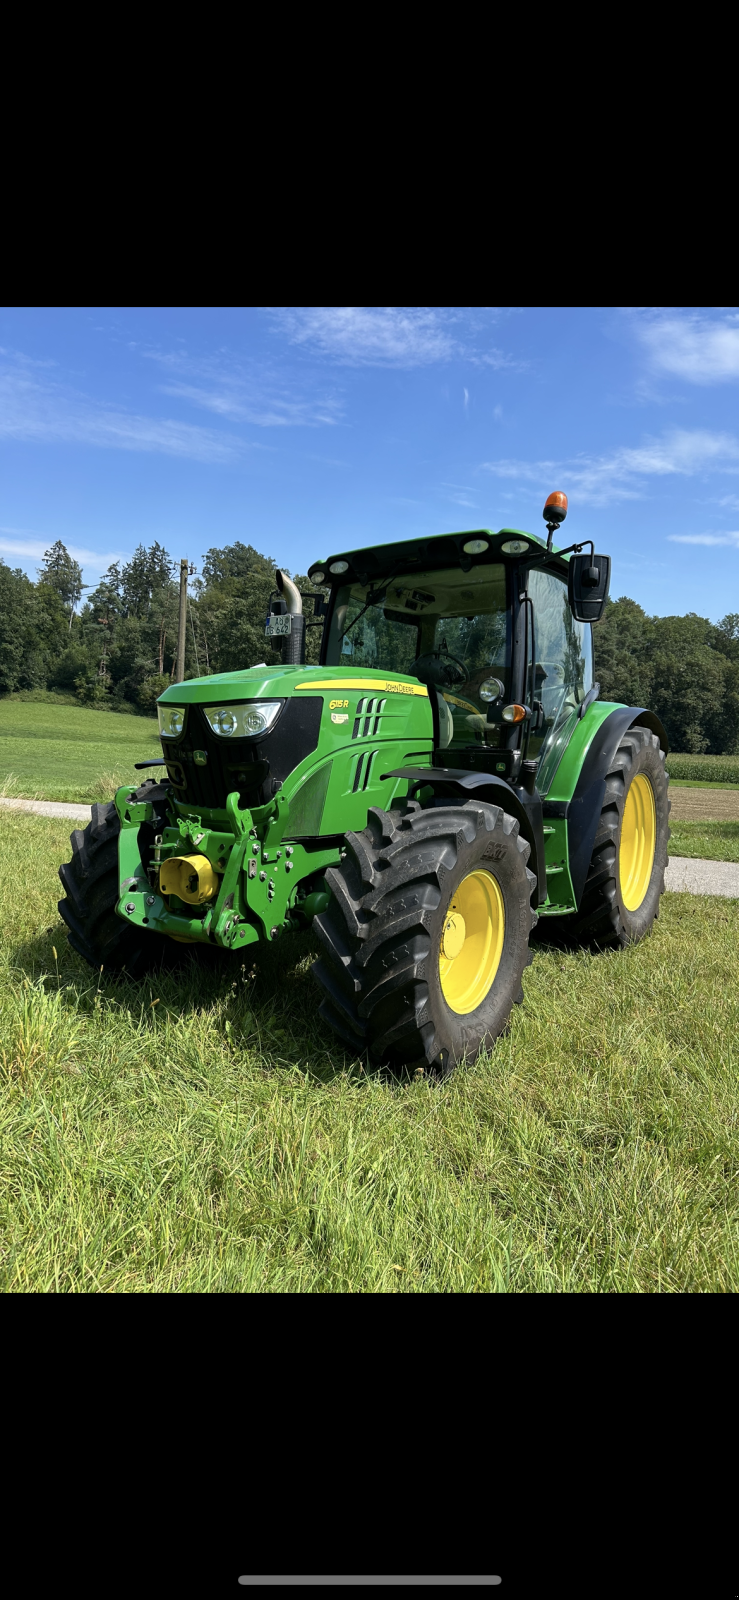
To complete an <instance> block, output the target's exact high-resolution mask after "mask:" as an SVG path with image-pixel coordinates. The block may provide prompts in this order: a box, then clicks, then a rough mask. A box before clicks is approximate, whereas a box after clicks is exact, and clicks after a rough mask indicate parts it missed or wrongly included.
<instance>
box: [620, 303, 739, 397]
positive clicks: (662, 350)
mask: <svg viewBox="0 0 739 1600" xmlns="http://www.w3.org/2000/svg"><path fill="white" fill-rule="evenodd" d="M634 326H635V329H636V333H637V337H638V339H639V341H640V343H641V345H642V346H643V349H644V351H645V353H646V356H647V361H648V365H649V366H650V368H651V370H652V371H653V372H655V373H661V374H664V375H667V376H670V377H675V378H683V379H684V380H685V381H686V382H687V383H699V384H710V383H726V382H729V381H731V380H732V379H736V378H739V314H737V312H736V311H723V312H720V311H673V310H668V311H659V310H655V311H653V312H648V313H643V314H641V315H638V316H637V317H636V318H635V322H634Z"/></svg>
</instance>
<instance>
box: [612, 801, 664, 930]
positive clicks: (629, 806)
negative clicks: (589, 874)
mask: <svg viewBox="0 0 739 1600" xmlns="http://www.w3.org/2000/svg"><path fill="white" fill-rule="evenodd" d="M656 847H657V812H656V809H655V804H654V790H653V788H652V785H651V783H650V782H649V779H648V778H645V776H644V774H643V772H639V773H637V775H636V777H635V778H632V780H631V783H630V784H629V787H628V789H627V791H626V800H625V801H624V816H623V822H622V823H621V848H620V850H619V856H618V871H619V877H620V879H621V899H622V900H623V903H624V905H625V907H626V910H627V911H637V910H638V908H639V906H640V905H641V903H642V900H643V899H644V896H645V894H646V892H647V889H648V888H649V880H650V878H651V876H652V867H653V866H654V852H655V849H656Z"/></svg>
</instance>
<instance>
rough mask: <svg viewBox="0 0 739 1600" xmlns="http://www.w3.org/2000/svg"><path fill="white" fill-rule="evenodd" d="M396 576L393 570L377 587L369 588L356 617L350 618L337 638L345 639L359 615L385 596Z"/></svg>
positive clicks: (361, 615) (362, 614)
mask: <svg viewBox="0 0 739 1600" xmlns="http://www.w3.org/2000/svg"><path fill="white" fill-rule="evenodd" d="M397 576H398V574H397V572H393V573H391V575H390V577H389V578H386V579H385V580H384V582H383V583H381V585H380V587H379V589H370V592H369V594H368V596H367V600H366V602H365V604H364V605H363V606H362V609H361V611H358V612H357V615H356V617H352V620H351V622H350V623H349V627H348V628H345V629H344V632H343V633H340V634H339V639H345V638H346V636H347V634H348V633H350V632H351V630H352V628H353V627H354V624H355V622H359V619H360V617H363V616H364V613H365V611H369V608H370V606H374V605H376V603H377V601H378V600H383V599H384V598H385V596H386V595H387V592H388V589H389V588H390V585H391V583H393V582H394V581H395V579H396V578H397Z"/></svg>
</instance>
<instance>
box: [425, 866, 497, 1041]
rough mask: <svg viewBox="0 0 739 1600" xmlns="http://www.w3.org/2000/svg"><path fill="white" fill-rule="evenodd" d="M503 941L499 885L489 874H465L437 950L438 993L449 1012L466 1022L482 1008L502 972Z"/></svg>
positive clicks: (445, 921) (449, 910) (448, 912)
mask: <svg viewBox="0 0 739 1600" xmlns="http://www.w3.org/2000/svg"><path fill="white" fill-rule="evenodd" d="M504 935H505V908H504V906H503V896H502V894H501V892H500V887H499V885H498V882H497V880H496V879H495V878H494V877H493V876H492V874H491V873H489V872H482V871H478V872H469V873H468V874H467V877H466V878H463V879H462V882H461V883H460V885H459V888H458V889H457V891H456V893H455V895H454V896H453V898H452V902H451V905H450V906H449V909H448V911H447V914H446V916H445V918H444V926H443V928H442V934H441V944H440V947H439V977H440V979H441V992H442V994H443V996H444V999H445V1000H446V1003H447V1005H448V1006H449V1008H450V1010H452V1011H456V1012H457V1013H458V1014H459V1015H461V1016H465V1015H466V1014H467V1012H469V1011H476V1010H477V1007H478V1006H479V1005H481V1004H482V1002H483V1000H484V999H485V996H486V994H487V993H488V990H489V989H490V988H492V984H493V981H494V978H495V974H496V972H497V971H498V967H499V966H500V958H501V954H502V952H503V938H504Z"/></svg>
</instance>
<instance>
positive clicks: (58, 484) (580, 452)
mask: <svg viewBox="0 0 739 1600" xmlns="http://www.w3.org/2000/svg"><path fill="white" fill-rule="evenodd" d="M0 323H1V325H0V347H1V348H0V473H1V476H0V557H2V559H3V560H5V561H6V562H8V563H9V564H10V565H11V566H21V567H23V568H24V569H25V570H26V571H27V572H28V573H29V574H30V575H31V576H32V577H35V574H36V567H37V565H38V563H39V561H40V560H41V558H42V556H43V552H44V550H45V549H46V548H47V547H48V546H49V545H50V544H53V542H54V541H55V540H56V539H62V540H63V541H64V543H65V544H66V545H67V547H68V549H69V550H70V551H71V552H72V553H73V554H74V555H75V556H76V557H77V559H78V560H79V561H81V562H82V564H83V567H84V576H85V581H86V582H87V583H94V582H95V581H96V580H97V578H98V577H99V575H100V573H101V572H102V571H103V570H104V568H105V567H106V566H107V565H108V564H109V562H110V561H112V560H114V559H116V558H125V557H127V556H129V555H130V554H131V553H132V552H133V550H134V549H135V547H136V545H137V544H139V543H140V542H143V543H144V544H151V543H152V541H153V540H155V539H157V540H159V542H160V543H161V544H163V545H165V547H166V548H167V549H168V550H169V551H170V552H171V554H172V556H173V557H179V556H181V555H187V556H188V557H189V558H190V560H191V561H193V562H194V563H195V565H196V566H198V567H199V565H200V560H201V557H202V554H203V552H204V551H205V550H207V549H208V547H209V546H210V545H224V544H230V543H232V542H233V541H234V540H236V539H241V540H243V541H244V542H245V543H249V544H253V545H255V546H256V548H257V549H258V550H261V551H263V552H264V553H265V554H267V555H273V556H274V557H275V558H276V559H277V560H280V561H282V562H284V564H285V565H286V566H288V567H289V568H290V569H291V570H292V571H303V572H304V571H305V569H306V568H307V566H308V565H309V563H310V562H311V561H312V560H316V559H319V558H323V557H324V556H326V555H327V554H329V553H330V552H331V551H336V550H339V549H345V548H351V547H352V546H356V545H361V544H379V543H381V542H383V541H384V540H385V539H390V538H392V539H404V538H412V537H416V536H418V535H420V534H429V533H442V532H444V531H445V530H452V529H454V530H456V529H463V528H469V529H474V528H479V527H490V528H499V527H503V526H510V527H518V528H527V529H530V530H531V531H532V532H538V533H541V532H542V530H543V528H544V524H543V522H542V518H541V511H542V506H543V503H544V499H545V497H546V495H547V494H548V493H549V492H550V490H552V489H564V490H565V492H566V493H567V495H568V496H569V503H570V513H569V517H568V520H567V523H566V524H565V530H564V531H565V532H566V533H567V535H568V539H567V541H566V542H567V543H569V542H570V541H572V540H574V539H576V538H578V539H579V538H583V539H584V538H590V537H592V538H593V539H594V540H595V543H596V547H597V548H598V549H599V550H603V551H605V552H607V553H610V554H611V555H612V557H613V580H612V587H611V593H612V594H613V595H614V597H617V596H618V595H621V594H628V595H630V596H632V598H633V599H635V600H638V601H639V602H640V604H642V605H643V606H644V607H645V609H646V610H647V611H649V612H651V613H658V614H661V615H665V614H668V613H675V612H677V613H682V612H685V611H697V612H699V613H700V614H702V615H704V616H710V617H712V618H713V619H717V618H718V617H720V616H723V615H724V614H725V613H726V612H728V611H739V419H738V418H737V398H738V397H739V311H737V310H736V309H732V308H729V309H726V308H718V309H717V308H710V307H709V308H707V309H704V308H698V309H695V308H690V307H689V308H687V309H680V308H678V309H674V308H669V307H668V308H667V309H665V308H660V307H657V308H638V309H635V310H634V309H626V310H612V309H605V310H602V309H591V308H587V309H574V310H570V309H566V310H562V309H557V308H554V309H552V308H547V307H544V308H534V309H528V308H525V307H524V308H519V307H513V308H497V307H492V308H483V309H478V308H472V309H470V308H465V307H436V308H423V307H420V308H419V307H413V306H411V307H400V308H398V307H318V308H316V307H308V308H305V307H303V308H301V307H292V308H278V309H271V310H263V309H254V308H246V309H241V308H238V307H237V308H225V309H224V308H215V309H208V308H205V309H203V308H197V307H196V308H184V309H182V308H175V309H170V308H167V307H164V308H161V307H155V308H149V309H147V308H144V309H140V308H135V309H127V308H122V309H121V308H115V307H114V308H111V309H100V308H93V309H85V308H82V309H73V310H65V309H57V308H51V309H41V310H37V309H27V308H23V309H20V310H19V309H5V310H4V311H3V312H2V313H1V318H0ZM562 542H564V541H562Z"/></svg>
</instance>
